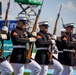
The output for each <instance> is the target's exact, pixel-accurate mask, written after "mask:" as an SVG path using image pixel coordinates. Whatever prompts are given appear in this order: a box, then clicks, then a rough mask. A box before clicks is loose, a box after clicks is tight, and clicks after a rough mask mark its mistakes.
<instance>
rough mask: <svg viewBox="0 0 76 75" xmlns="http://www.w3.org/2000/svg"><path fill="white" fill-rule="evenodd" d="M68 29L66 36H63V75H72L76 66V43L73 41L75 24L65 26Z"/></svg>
mask: <svg viewBox="0 0 76 75" xmlns="http://www.w3.org/2000/svg"><path fill="white" fill-rule="evenodd" d="M64 28H65V29H66V35H65V36H62V46H63V62H62V64H63V67H64V71H63V74H62V75H72V74H73V66H74V65H75V49H76V42H74V41H73V39H74V37H73V36H72V34H73V28H74V24H73V23H67V24H65V25H64Z"/></svg>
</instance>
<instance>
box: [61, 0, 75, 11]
mask: <svg viewBox="0 0 76 75" xmlns="http://www.w3.org/2000/svg"><path fill="white" fill-rule="evenodd" d="M62 7H63V8H64V9H66V10H67V9H68V10H71V11H73V12H76V7H75V6H74V4H73V3H72V2H71V1H69V2H67V3H66V4H64V3H62Z"/></svg>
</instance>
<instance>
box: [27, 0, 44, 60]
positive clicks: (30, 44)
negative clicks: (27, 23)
mask: <svg viewBox="0 0 76 75" xmlns="http://www.w3.org/2000/svg"><path fill="white" fill-rule="evenodd" d="M43 1H44V0H43ZM43 1H42V5H43ZM42 5H41V7H40V9H39V10H38V14H37V16H36V19H35V23H34V26H33V30H32V32H36V27H37V22H38V19H39V16H40V13H41V9H42ZM32 49H33V44H32V43H29V51H28V54H27V58H28V59H30V58H31V55H32Z"/></svg>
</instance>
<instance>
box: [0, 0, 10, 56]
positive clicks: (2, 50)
mask: <svg viewBox="0 0 76 75" xmlns="http://www.w3.org/2000/svg"><path fill="white" fill-rule="evenodd" d="M7 5H8V6H7V9H6V14H5V20H4V26H6V25H7V17H8V11H9V7H10V0H9V2H8V4H7ZM1 43H2V46H1V53H0V56H2V55H3V52H4V40H3V39H2V40H1Z"/></svg>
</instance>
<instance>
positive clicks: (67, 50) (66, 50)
mask: <svg viewBox="0 0 76 75" xmlns="http://www.w3.org/2000/svg"><path fill="white" fill-rule="evenodd" d="M64 51H65V52H75V50H70V49H64Z"/></svg>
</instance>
